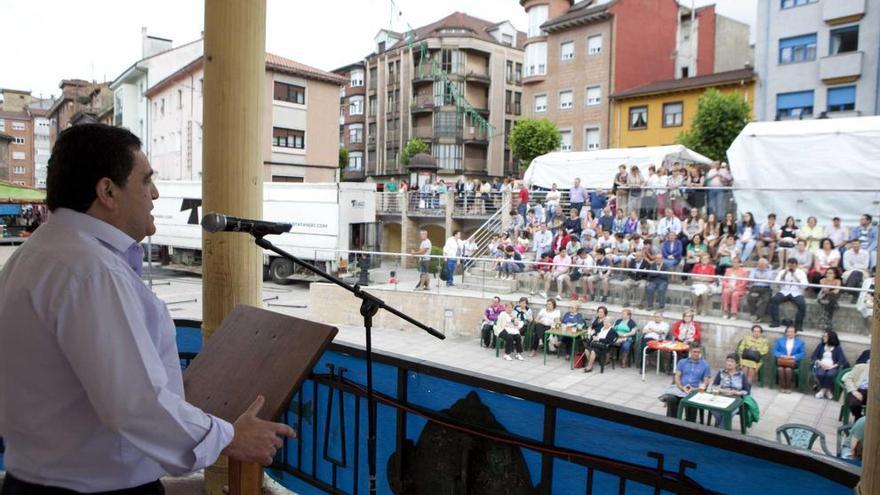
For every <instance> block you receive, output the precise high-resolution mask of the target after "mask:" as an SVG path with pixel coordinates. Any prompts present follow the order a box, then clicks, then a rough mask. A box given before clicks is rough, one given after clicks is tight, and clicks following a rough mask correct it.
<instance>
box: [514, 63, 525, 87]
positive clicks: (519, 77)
mask: <svg viewBox="0 0 880 495" xmlns="http://www.w3.org/2000/svg"><path fill="white" fill-rule="evenodd" d="M522 69H523V64H519V63H518V64H516V69H515V70H514V73H513V75H514V77H516V83H517V84H519V83H521V82H522Z"/></svg>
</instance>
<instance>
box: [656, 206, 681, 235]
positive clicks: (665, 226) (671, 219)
mask: <svg viewBox="0 0 880 495" xmlns="http://www.w3.org/2000/svg"><path fill="white" fill-rule="evenodd" d="M674 213H675V212H674V211H673V209H672V208H666V216H664V217H663V218H662V219H661V220H660V221H659V222H658V223H657V235H658V236H661V238H663V239H665V238H666V234H668V233H670V232H672V233H674V234H675V237H678V236H679V235H681V220H679V219H678V217H676V216H675V214H674Z"/></svg>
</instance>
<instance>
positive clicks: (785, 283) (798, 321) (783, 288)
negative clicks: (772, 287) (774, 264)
mask: <svg viewBox="0 0 880 495" xmlns="http://www.w3.org/2000/svg"><path fill="white" fill-rule="evenodd" d="M775 283H776V284H779V285H778V287H779V292H777V293H776V294H774V295H773V297H772V298H771V299H770V307H769V310H770V318H772V319H773V322H772V323H771V324H770V328H776V327H778V326H779V305H780V304H782V303H784V302H785V301H791V302H793V303H794V304H795V306H797V315H796V316H795V318H794V328H795V330H796V331H798V332H800V331H801V330H803V329H804V315H806V313H807V302H806V301H805V300H804V287H806V286H807V283H808V282H807V274H806V273H804V271H803V270H801V269H800V268H798V261H797V260H796V259H794V258H789V259H788V261H787V263H786V267H785V269H784V270H780V271H779V274H778V275H776V282H775Z"/></svg>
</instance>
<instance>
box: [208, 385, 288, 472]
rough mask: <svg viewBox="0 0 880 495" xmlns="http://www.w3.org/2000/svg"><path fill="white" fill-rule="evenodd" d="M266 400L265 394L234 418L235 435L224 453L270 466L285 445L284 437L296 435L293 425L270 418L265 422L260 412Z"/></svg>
mask: <svg viewBox="0 0 880 495" xmlns="http://www.w3.org/2000/svg"><path fill="white" fill-rule="evenodd" d="M265 402H266V399H265V398H263V396H262V395H260V396H257V399H256V400H255V401H254V402H253V403H252V404H251V405H250V406H249V407H248V408H247V411H245V412H244V413H243V414H242V415H241V416H239V417H238V419H236V420H235V424H234V425H233V428H235V436H234V437H233V438H232V442H231V443H230V444H229V445H227V446H226V448H225V449H223V452H222V453H223V455H227V456H229V457H232V458H233V459H235V460H238V461H241V462H253V463H258V464H262V465H264V466H268V465H270V464H272V458H273V457H275V451H276V450H278V449H279V448H281V446H282V445H283V442H282V439H281V437H282V436H285V437H291V438H293V437H295V436H296V432H295V431H294V430H293V428H291V427H289V426H287V425H284V424H281V423H273V422H271V421H263V420H262V419H260V418H258V417H257V413H259V412H260V409H262V408H263V404H264V403H265Z"/></svg>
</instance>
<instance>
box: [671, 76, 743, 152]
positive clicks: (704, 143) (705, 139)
mask: <svg viewBox="0 0 880 495" xmlns="http://www.w3.org/2000/svg"><path fill="white" fill-rule="evenodd" d="M750 118H751V111H750V110H749V104H748V103H747V102H746V100H745V99H744V98H743V97H742V96H740V95H739V94H737V93H730V94H721V92H720V91H718V90H717V89H710V90H708V91H706V92H705V93H703V96H701V97H700V101H699V104H698V107H697V114H696V116H694V120H693V122H691V127H690V129H689V130H688V131H687V132H683V133H681V134H679V136H678V139H677V141H678V143H680V144H683V145H685V146H687V147H688V148H690V149H692V150H694V151H696V152H697V153H700V154H702V155H705V156H707V157H709V158H711V159H713V160H719V161H724V160H726V157H727V149H728V148H730V145H731V143H733V140H734V139H736V137H737V136H738V135H739V133H740V132H741V131H742V130H743V127H745V126H746V124H748V123H749V119H750Z"/></svg>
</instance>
